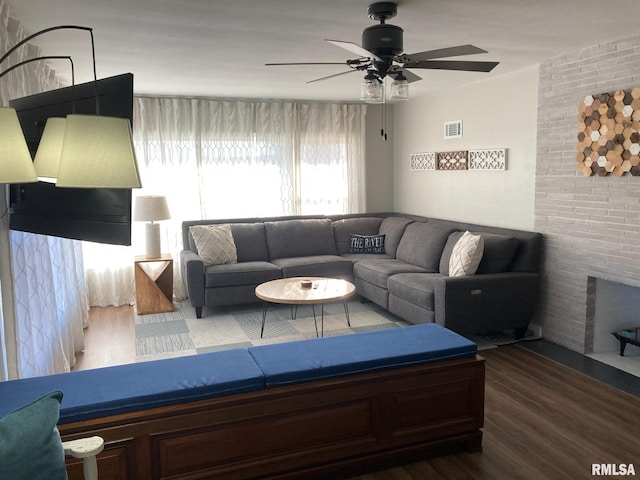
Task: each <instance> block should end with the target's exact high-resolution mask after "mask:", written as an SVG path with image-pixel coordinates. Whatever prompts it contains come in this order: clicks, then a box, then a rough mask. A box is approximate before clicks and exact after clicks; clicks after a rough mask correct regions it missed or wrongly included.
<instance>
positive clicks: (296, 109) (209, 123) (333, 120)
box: [85, 97, 365, 305]
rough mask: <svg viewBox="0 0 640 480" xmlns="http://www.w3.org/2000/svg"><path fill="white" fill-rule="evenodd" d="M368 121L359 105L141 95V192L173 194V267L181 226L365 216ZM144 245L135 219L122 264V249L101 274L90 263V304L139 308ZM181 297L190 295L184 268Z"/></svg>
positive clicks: (177, 281) (178, 288)
mask: <svg viewBox="0 0 640 480" xmlns="http://www.w3.org/2000/svg"><path fill="white" fill-rule="evenodd" d="M364 115H365V106H364V105H360V104H357V105H352V104H329V103H327V104H325V103H308V104H307V103H298V102H267V101H249V100H246V101H241V100H206V99H188V98H149V97H136V98H135V99H134V122H133V133H134V141H135V146H136V154H137V157H138V164H139V168H140V174H141V177H142V183H143V188H142V189H141V190H139V191H135V192H134V196H138V195H165V196H166V197H167V202H168V204H169V209H170V211H171V220H168V221H165V222H161V224H160V225H161V232H162V247H163V251H164V252H168V253H171V254H172V256H173V258H174V260H176V261H177V259H178V256H179V252H180V250H182V248H183V246H182V230H181V223H182V221H183V220H193V219H205V218H232V217H258V216H272V215H291V214H333V213H354V212H360V211H362V209H363V208H364V194H365V192H364V129H365V127H364ZM134 203H135V199H134ZM143 245H144V232H143V225H136V224H135V222H134V229H133V247H132V248H131V249H129V251H128V252H127V253H126V254H124V253H123V254H121V256H120V259H121V263H120V264H118V262H116V261H115V260H113V259H115V256H116V253H115V250H112V251H113V252H114V253H112V254H107V253H105V252H107V250H109V249H110V248H113V247H100V248H99V249H100V250H101V253H94V255H97V256H98V257H99V258H102V259H106V258H110V259H112V260H111V261H109V262H102V264H101V265H100V267H99V268H96V267H95V265H96V264H98V263H99V262H98V261H94V260H93V258H94V256H93V255H92V256H86V257H85V263H86V267H87V268H86V270H87V278H88V285H89V297H90V304H91V305H99V304H104V305H110V304H121V303H132V302H134V300H135V298H134V296H135V295H134V293H133V289H132V288H131V283H132V281H133V280H132V279H130V277H132V273H129V272H132V256H133V253H134V252H136V253H138V254H141V253H143V250H144V248H143ZM105 248H106V250H105ZM175 266H176V267H177V262H176V264H175ZM118 278H125V279H126V280H124V281H122V282H119V283H117V282H114V280H116V279H118ZM103 282H104V283H103ZM116 283H117V284H116ZM94 292H96V293H95V294H94ZM97 292H100V293H97ZM105 292H107V293H108V295H106V294H105ZM174 295H175V297H176V299H183V298H185V297H186V292H185V290H184V286H183V284H182V277H181V274H180V271H179V268H174ZM127 296H128V300H127V301H126V302H124V301H123V299H124V298H126V297H127ZM98 297H99V298H98ZM98 301H99V302H101V303H96V302H98Z"/></svg>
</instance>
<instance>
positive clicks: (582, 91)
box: [535, 36, 640, 353]
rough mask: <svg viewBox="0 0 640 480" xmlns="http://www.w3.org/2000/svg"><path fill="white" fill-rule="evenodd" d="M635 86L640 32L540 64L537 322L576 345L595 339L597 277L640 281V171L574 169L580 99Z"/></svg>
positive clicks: (585, 346)
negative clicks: (541, 237) (541, 240)
mask: <svg viewBox="0 0 640 480" xmlns="http://www.w3.org/2000/svg"><path fill="white" fill-rule="evenodd" d="M637 86H640V36H636V37H633V38H629V39H625V40H622V41H617V42H612V43H606V44H601V45H597V46H594V47H590V48H588V49H584V50H581V51H577V52H571V53H568V54H564V55H562V56H559V57H556V58H552V59H550V60H548V61H546V62H544V63H542V64H541V65H540V82H539V98H538V102H539V104H538V140H537V143H538V148H537V163H536V197H535V230H537V231H540V232H542V233H543V234H545V237H546V247H545V256H544V257H545V258H544V272H545V275H544V285H543V293H542V298H541V304H540V308H539V310H538V313H537V319H536V321H535V323H537V324H539V325H542V327H543V333H544V336H545V338H547V339H548V340H550V341H552V342H555V343H558V344H560V345H564V346H566V347H568V348H570V349H572V350H575V351H578V352H585V353H590V352H591V348H592V344H593V321H594V303H593V302H594V301H595V299H594V298H593V297H594V292H595V282H594V281H593V278H595V277H598V278H604V279H607V280H611V281H615V282H620V283H624V284H627V285H632V286H640V177H632V176H630V175H628V174H627V175H625V176H623V177H614V176H612V175H610V176H608V177H598V176H592V177H584V176H583V175H582V174H581V173H580V172H578V171H577V170H576V151H577V150H576V147H577V142H578V141H577V115H578V103H579V102H580V101H581V100H583V99H584V97H585V96H586V95H589V94H598V93H604V92H612V91H615V90H619V89H624V90H626V89H631V88H633V87H637ZM639 321H640V320H639Z"/></svg>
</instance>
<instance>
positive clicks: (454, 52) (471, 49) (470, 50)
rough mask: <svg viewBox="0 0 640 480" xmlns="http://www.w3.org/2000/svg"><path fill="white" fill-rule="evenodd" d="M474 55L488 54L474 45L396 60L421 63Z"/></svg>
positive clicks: (428, 52) (402, 56)
mask: <svg viewBox="0 0 640 480" xmlns="http://www.w3.org/2000/svg"><path fill="white" fill-rule="evenodd" d="M474 53H488V52H487V51H486V50H483V49H482V48H478V47H476V46H474V45H458V46H457V47H448V48H439V49H438V50H427V51H426V52H418V53H410V54H404V55H399V56H398V58H397V60H398V61H399V62H401V63H413V62H422V61H424V60H432V59H434V58H445V57H459V56H460V55H473V54H474Z"/></svg>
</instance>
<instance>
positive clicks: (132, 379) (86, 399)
mask: <svg viewBox="0 0 640 480" xmlns="http://www.w3.org/2000/svg"><path fill="white" fill-rule="evenodd" d="M264 386H265V383H264V376H263V375H262V372H261V371H260V370H259V369H258V367H257V366H256V364H255V362H254V361H253V359H252V358H251V356H250V355H249V353H248V352H247V349H234V350H224V351H220V352H213V353H208V354H203V355H197V356H190V357H178V358H171V359H166V360H156V361H151V362H141V363H133V364H128V365H118V366H115V367H107V368H98V369H95V370H81V371H78V372H70V373H62V374H59V375H50V376H46V377H34V378H26V379H22V380H13V381H9V382H0V417H3V416H4V415H6V414H7V413H10V412H11V411H13V410H15V409H17V408H19V407H20V406H22V405H26V404H28V403H31V402H32V401H34V400H36V399H37V398H39V397H41V396H43V395H45V394H47V393H49V392H51V391H53V390H60V391H62V393H63V394H64V398H63V399H62V406H61V408H60V423H61V424H65V423H70V422H76V421H81V420H87V419H91V418H98V417H106V416H109V415H116V414H119V413H126V412H132V411H136V410H143V409H149V408H153V407H160V406H164V405H173V404H177V403H184V402H190V401H195V400H200V399H204V398H213V397H218V396H222V395H233V394H236V393H243V392H250V391H254V390H261V389H263V388H264Z"/></svg>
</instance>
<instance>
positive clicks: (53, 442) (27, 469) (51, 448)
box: [0, 391, 67, 480]
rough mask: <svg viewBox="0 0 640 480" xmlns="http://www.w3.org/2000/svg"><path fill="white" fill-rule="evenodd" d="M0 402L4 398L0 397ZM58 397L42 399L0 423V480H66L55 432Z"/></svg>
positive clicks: (61, 452)
mask: <svg viewBox="0 0 640 480" xmlns="http://www.w3.org/2000/svg"><path fill="white" fill-rule="evenodd" d="M2 398H3V401H4V400H5V399H6V398H7V397H2ZM61 400H62V393H61V392H59V391H56V392H52V393H49V394H47V395H44V396H43V397H42V398H39V399H37V400H36V401H33V402H31V403H29V404H28V405H24V406H22V407H21V408H19V409H17V410H16V411H14V412H12V413H10V414H9V415H7V416H5V417H4V418H2V419H0V466H2V478H6V479H16V480H17V479H29V480H56V479H57V480H62V479H66V478H67V469H66V465H65V461H64V449H63V448H62V441H61V440H60V434H59V433H58V429H57V428H56V424H57V423H58V417H59V409H60V401H61Z"/></svg>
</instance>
